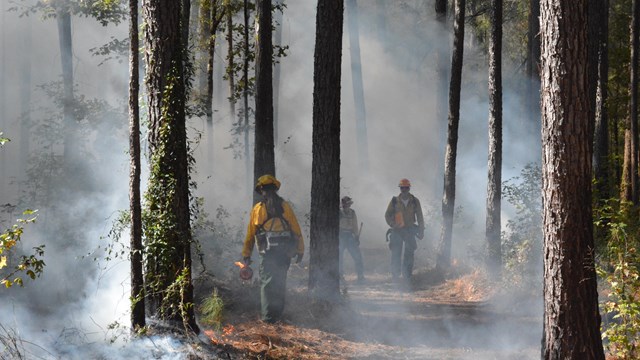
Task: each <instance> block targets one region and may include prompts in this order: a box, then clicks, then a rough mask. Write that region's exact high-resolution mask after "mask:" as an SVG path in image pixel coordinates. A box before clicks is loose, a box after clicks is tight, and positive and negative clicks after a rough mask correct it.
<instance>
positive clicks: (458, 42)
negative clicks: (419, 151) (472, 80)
mask: <svg viewBox="0 0 640 360" xmlns="http://www.w3.org/2000/svg"><path fill="white" fill-rule="evenodd" d="M464 14H465V0H456V1H455V21H454V26H453V33H454V35H453V36H454V39H453V54H452V56H451V82H450V85H449V124H448V131H447V147H446V151H445V161H444V195H443V197H442V232H441V235H440V243H439V244H438V255H437V260H436V269H437V270H438V272H440V273H442V272H444V271H446V270H447V269H448V268H449V266H450V265H451V239H452V232H453V210H454V208H455V195H456V156H457V151H458V150H457V147H458V124H459V122H460V89H461V85H462V59H463V55H464Z"/></svg>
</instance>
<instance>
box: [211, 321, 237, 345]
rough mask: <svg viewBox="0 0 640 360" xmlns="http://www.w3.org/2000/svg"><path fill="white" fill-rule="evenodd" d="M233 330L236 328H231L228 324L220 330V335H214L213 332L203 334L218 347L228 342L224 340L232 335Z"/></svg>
mask: <svg viewBox="0 0 640 360" xmlns="http://www.w3.org/2000/svg"><path fill="white" fill-rule="evenodd" d="M235 330H236V328H235V327H233V325H231V324H229V325H227V326H225V327H224V328H222V331H221V332H220V334H216V332H215V331H214V330H205V331H204V333H205V335H207V336H208V337H209V339H211V342H212V343H214V344H216V345H218V344H224V343H226V342H228V340H229V339H226V337H227V336H230V335H231V334H233V332H234V331H235Z"/></svg>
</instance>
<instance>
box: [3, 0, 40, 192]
mask: <svg viewBox="0 0 640 360" xmlns="http://www.w3.org/2000/svg"><path fill="white" fill-rule="evenodd" d="M0 11H2V10H1V9H0ZM23 23H24V29H23V30H22V31H21V34H22V36H23V43H22V45H23V46H24V48H23V50H22V52H21V55H22V63H21V65H20V67H21V69H20V74H21V77H20V78H21V81H20V164H21V165H22V174H21V177H20V178H21V179H22V181H24V180H26V172H27V168H28V163H29V151H30V147H31V146H30V138H29V134H30V128H31V110H30V107H31V56H32V51H31V44H32V41H31V35H32V29H31V19H30V18H25V19H24V21H23ZM0 51H2V50H1V49H0ZM0 81H1V79H0ZM0 86H3V85H0ZM0 116H2V115H1V114H0ZM22 181H21V182H22Z"/></svg>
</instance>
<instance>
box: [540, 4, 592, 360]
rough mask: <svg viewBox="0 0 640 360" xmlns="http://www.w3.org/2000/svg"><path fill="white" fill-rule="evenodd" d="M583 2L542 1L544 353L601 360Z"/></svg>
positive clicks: (548, 355)
mask: <svg viewBox="0 0 640 360" xmlns="http://www.w3.org/2000/svg"><path fill="white" fill-rule="evenodd" d="M586 1H587V0H571V1H564V0H543V1H541V3H540V14H541V17H540V28H541V40H542V67H541V70H542V72H541V75H542V76H541V78H542V84H541V85H542V145H543V153H542V169H543V171H542V173H543V204H544V207H543V209H544V210H543V233H544V236H543V237H544V250H543V253H544V319H543V325H544V329H543V330H544V331H543V340H542V358H543V359H575V360H578V359H582V360H585V359H604V352H603V348H602V341H601V338H600V315H599V313H598V293H597V288H596V273H595V266H594V258H593V230H592V229H593V223H592V211H591V161H592V160H591V156H592V140H593V136H592V132H593V128H592V126H593V124H592V123H590V122H589V121H588V120H589V110H590V107H589V94H588V77H587V71H588V67H587V27H586V26H587V25H586V24H587V6H586Z"/></svg>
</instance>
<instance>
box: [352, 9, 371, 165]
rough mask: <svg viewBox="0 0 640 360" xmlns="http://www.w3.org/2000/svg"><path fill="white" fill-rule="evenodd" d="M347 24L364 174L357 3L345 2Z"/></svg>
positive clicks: (366, 154)
mask: <svg viewBox="0 0 640 360" xmlns="http://www.w3.org/2000/svg"><path fill="white" fill-rule="evenodd" d="M347 22H348V24H349V45H350V47H349V48H350V50H351V51H350V55H351V80H352V85H353V103H354V107H355V110H356V140H357V144H358V165H359V166H358V169H359V170H360V171H361V172H362V173H363V174H366V173H367V172H368V171H369V145H368V138H367V117H366V111H365V106H364V87H363V85H362V62H361V61H360V32H359V30H358V3H357V2H356V0H347Z"/></svg>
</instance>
